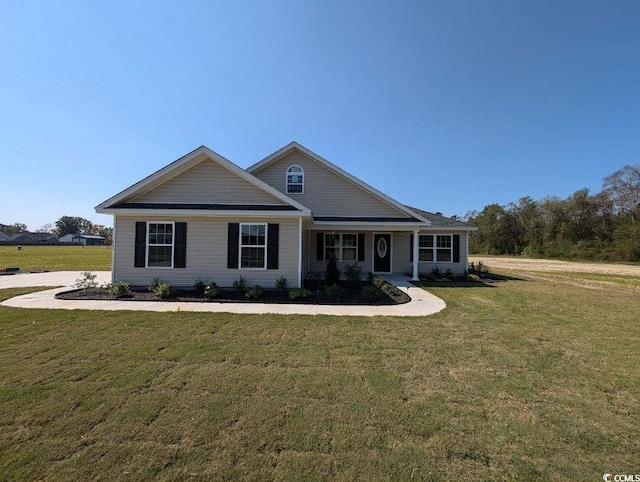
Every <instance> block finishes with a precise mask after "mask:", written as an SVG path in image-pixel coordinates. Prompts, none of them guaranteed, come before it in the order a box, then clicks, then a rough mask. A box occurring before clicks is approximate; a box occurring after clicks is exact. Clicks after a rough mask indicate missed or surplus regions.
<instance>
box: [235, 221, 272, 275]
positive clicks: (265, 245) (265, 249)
mask: <svg viewBox="0 0 640 482" xmlns="http://www.w3.org/2000/svg"><path fill="white" fill-rule="evenodd" d="M243 226H264V245H261V244H242V227H243ZM239 234H240V235H239V236H238V269H242V270H246V271H264V270H266V269H267V244H269V225H268V224H267V223H240V233H239ZM262 247H264V267H263V268H243V267H242V248H262Z"/></svg>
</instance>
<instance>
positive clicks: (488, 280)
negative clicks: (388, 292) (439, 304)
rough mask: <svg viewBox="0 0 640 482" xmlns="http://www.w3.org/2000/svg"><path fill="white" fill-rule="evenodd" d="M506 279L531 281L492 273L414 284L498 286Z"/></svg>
mask: <svg viewBox="0 0 640 482" xmlns="http://www.w3.org/2000/svg"><path fill="white" fill-rule="evenodd" d="M506 281H531V280H526V279H522V278H516V277H515V276H506V275H501V274H495V273H490V274H488V275H486V276H485V277H483V278H481V279H480V280H478V281H458V280H440V281H426V280H423V281H417V282H415V283H413V284H415V285H416V286H419V287H420V288H497V284H498V283H504V282H506Z"/></svg>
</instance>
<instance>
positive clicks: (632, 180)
mask: <svg viewBox="0 0 640 482" xmlns="http://www.w3.org/2000/svg"><path fill="white" fill-rule="evenodd" d="M602 187H603V191H604V192H605V193H606V194H607V195H608V196H609V197H610V198H611V200H612V201H613V204H614V206H615V208H616V209H617V210H618V211H622V212H626V213H630V214H631V220H632V222H633V223H634V224H635V222H636V220H637V219H636V216H635V208H636V207H638V206H639V205H640V164H636V165H635V166H624V167H621V168H620V169H618V170H617V171H616V172H614V173H613V174H611V175H609V176H607V177H605V178H604V180H603V183H602Z"/></svg>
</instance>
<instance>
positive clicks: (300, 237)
mask: <svg viewBox="0 0 640 482" xmlns="http://www.w3.org/2000/svg"><path fill="white" fill-rule="evenodd" d="M298 288H302V218H298Z"/></svg>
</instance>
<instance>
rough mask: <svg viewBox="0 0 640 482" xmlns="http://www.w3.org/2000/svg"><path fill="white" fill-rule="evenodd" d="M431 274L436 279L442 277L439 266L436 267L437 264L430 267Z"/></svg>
mask: <svg viewBox="0 0 640 482" xmlns="http://www.w3.org/2000/svg"><path fill="white" fill-rule="evenodd" d="M431 274H432V275H433V277H434V278H436V279H440V278H442V272H441V271H440V268H438V267H437V266H436V267H434V268H432V269H431Z"/></svg>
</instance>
